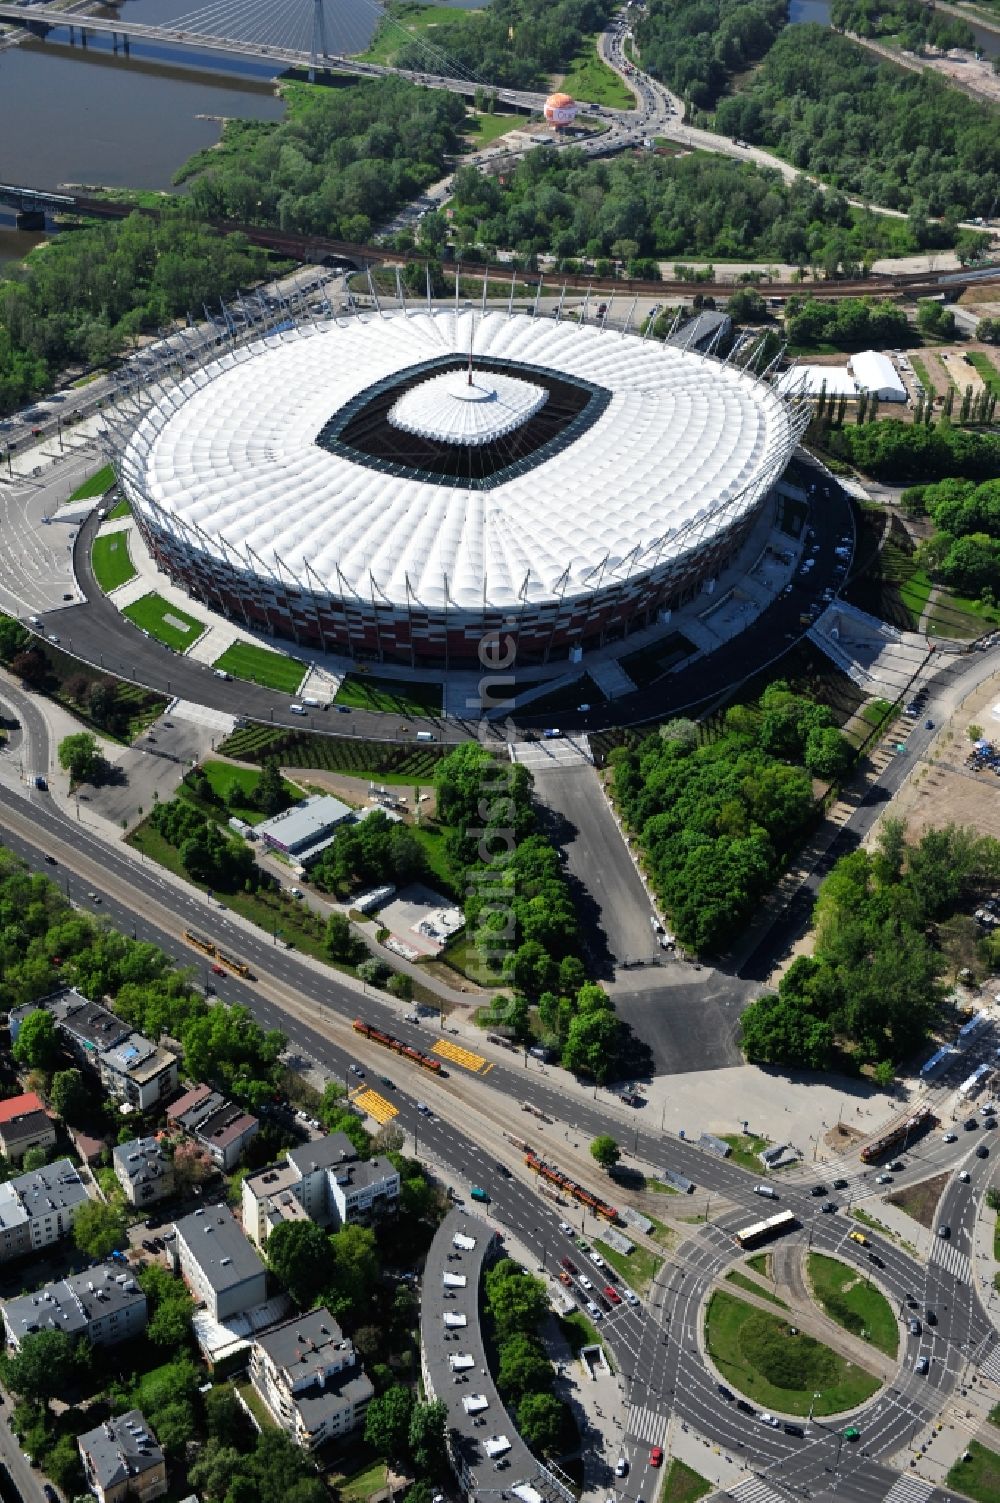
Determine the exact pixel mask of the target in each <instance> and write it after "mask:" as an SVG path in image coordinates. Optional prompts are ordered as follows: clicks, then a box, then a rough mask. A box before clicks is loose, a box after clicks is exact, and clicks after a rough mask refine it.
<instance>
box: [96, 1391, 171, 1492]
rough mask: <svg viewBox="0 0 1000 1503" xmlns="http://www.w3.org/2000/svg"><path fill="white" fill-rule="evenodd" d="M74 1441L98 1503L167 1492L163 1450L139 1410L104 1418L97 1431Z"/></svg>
mask: <svg viewBox="0 0 1000 1503" xmlns="http://www.w3.org/2000/svg"><path fill="white" fill-rule="evenodd" d="M76 1443H77V1445H78V1446H79V1448H80V1460H81V1461H82V1462H83V1470H84V1472H85V1473H86V1476H87V1485H88V1487H89V1488H90V1490H91V1492H92V1493H95V1494H96V1496H97V1498H98V1499H99V1503H124V1500H125V1499H126V1498H139V1499H140V1500H141V1503H145V1500H146V1499H148V1498H161V1497H162V1496H163V1494H164V1493H165V1492H166V1490H167V1468H166V1463H165V1462H164V1459H163V1452H162V1451H161V1449H160V1447H159V1446H158V1445H157V1442H156V1436H155V1435H154V1434H153V1432H152V1430H151V1429H150V1428H149V1426H148V1425H147V1423H146V1421H145V1419H144V1418H143V1416H142V1412H141V1411H140V1410H138V1409H130V1410H129V1411H128V1413H127V1414H122V1415H119V1416H117V1417H116V1418H114V1419H109V1420H105V1422H104V1424H103V1425H98V1426H97V1429H96V1430H88V1431H87V1433H86V1435H78V1436H77V1438H76Z"/></svg>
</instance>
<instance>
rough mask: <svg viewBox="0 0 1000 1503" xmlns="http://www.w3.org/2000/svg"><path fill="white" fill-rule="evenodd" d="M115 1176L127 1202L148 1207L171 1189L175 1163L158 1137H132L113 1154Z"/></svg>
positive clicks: (119, 1145) (120, 1144)
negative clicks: (164, 1149) (165, 1151)
mask: <svg viewBox="0 0 1000 1503" xmlns="http://www.w3.org/2000/svg"><path fill="white" fill-rule="evenodd" d="M111 1158H112V1164H113V1166H114V1171H115V1177H116V1179H117V1180H118V1183H119V1184H120V1185H121V1187H122V1189H123V1190H124V1191H125V1195H126V1198H127V1200H128V1202H129V1204H130V1205H133V1206H148V1205H151V1204H152V1203H153V1201H154V1200H162V1199H163V1197H164V1196H165V1195H169V1194H170V1192H171V1191H172V1190H173V1188H174V1165H173V1160H172V1159H171V1157H170V1155H169V1154H168V1153H164V1151H163V1148H162V1147H161V1145H160V1141H159V1139H158V1138H131V1139H130V1140H129V1141H128V1142H127V1143H119V1144H118V1146H117V1147H116V1148H115V1150H114V1152H113V1154H112V1156H111Z"/></svg>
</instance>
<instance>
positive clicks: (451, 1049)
mask: <svg viewBox="0 0 1000 1503" xmlns="http://www.w3.org/2000/svg"><path fill="white" fill-rule="evenodd" d="M434 1053H435V1054H443V1055H444V1057H445V1059H448V1060H451V1062H452V1064H454V1065H461V1066H462V1069H463V1070H471V1071H472V1073H473V1075H486V1074H487V1073H488V1072H489V1071H490V1070H492V1068H493V1063H492V1061H491V1060H488V1059H484V1057H483V1056H482V1055H481V1054H473V1052H472V1050H471V1049H463V1048H462V1046H461V1044H453V1043H452V1042H451V1040H450V1039H442V1040H441V1041H440V1043H437V1044H435V1045H434Z"/></svg>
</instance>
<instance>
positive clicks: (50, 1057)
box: [11, 1009, 59, 1070]
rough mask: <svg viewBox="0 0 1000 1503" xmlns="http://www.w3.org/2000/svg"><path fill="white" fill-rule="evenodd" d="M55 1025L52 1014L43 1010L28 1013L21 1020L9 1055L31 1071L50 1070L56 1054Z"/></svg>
mask: <svg viewBox="0 0 1000 1503" xmlns="http://www.w3.org/2000/svg"><path fill="white" fill-rule="evenodd" d="M58 1048H59V1046H58V1042H57V1039H56V1025H55V1023H54V1022H53V1020H52V1014H51V1013H50V1012H46V1011H45V1010H44V1009H39V1011H38V1012H29V1013H28V1015H27V1017H26V1018H24V1019H22V1021H21V1026H20V1028H19V1029H18V1031H17V1038H16V1039H15V1041H14V1043H13V1044H12V1046H11V1053H12V1054H13V1056H14V1058H15V1059H16V1060H17V1062H18V1064H20V1065H27V1066H28V1068H29V1069H31V1070H49V1069H51V1067H52V1065H53V1063H54V1061H55V1058H56V1055H57V1054H58Z"/></svg>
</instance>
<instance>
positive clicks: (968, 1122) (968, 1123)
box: [962, 1117, 979, 1132]
mask: <svg viewBox="0 0 1000 1503" xmlns="http://www.w3.org/2000/svg"><path fill="white" fill-rule="evenodd" d="M962 1126H963V1127H964V1128H965V1130H966V1132H975V1130H976V1128H977V1127H978V1126H979V1122H978V1121H977V1119H976V1118H975V1117H966V1119H965V1121H964V1122H963V1123H962Z"/></svg>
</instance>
